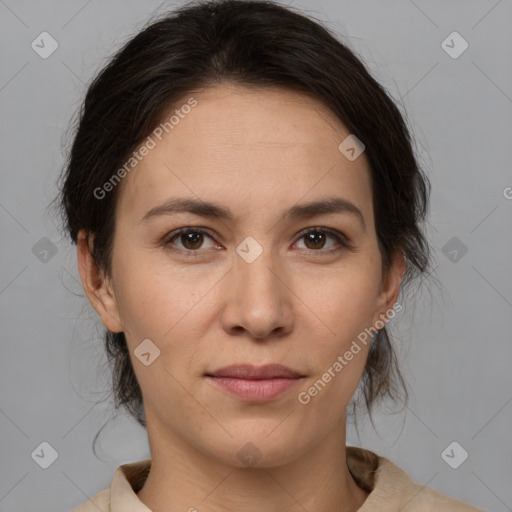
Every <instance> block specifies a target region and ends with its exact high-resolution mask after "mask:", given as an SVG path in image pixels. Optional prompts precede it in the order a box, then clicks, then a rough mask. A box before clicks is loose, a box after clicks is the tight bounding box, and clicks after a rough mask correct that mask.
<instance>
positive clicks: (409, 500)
mask: <svg viewBox="0 0 512 512" xmlns="http://www.w3.org/2000/svg"><path fill="white" fill-rule="evenodd" d="M347 463H348V466H349V469H350V471H351V473H352V475H353V476H354V479H355V480H356V481H357V483H358V485H359V486H360V487H362V488H363V489H365V490H366V491H367V492H369V494H368V497H367V499H366V501H365V502H364V504H363V506H362V507H361V508H360V509H359V511H358V512H370V511H376V510H378V511H382V512H384V511H386V512H387V511H396V510H400V512H432V511H436V512H484V511H483V510H482V509H479V508H477V507H474V506H472V505H470V504H469V503H465V502H463V501H459V500H456V499H454V498H451V497H449V496H446V495H445V494H442V493H440V492H438V491H436V490H435V489H433V488H431V487H427V486H424V485H420V484H418V483H416V482H414V481H413V480H412V479H411V478H410V477H409V476H408V475H407V473H405V471H403V470H402V469H401V468H399V467H398V466H396V465H395V464H393V462H391V461H390V460H389V459H387V458H385V457H381V456H379V455H377V454H375V453H374V452H371V451H370V450H364V449H362V448H357V447H354V446H347Z"/></svg>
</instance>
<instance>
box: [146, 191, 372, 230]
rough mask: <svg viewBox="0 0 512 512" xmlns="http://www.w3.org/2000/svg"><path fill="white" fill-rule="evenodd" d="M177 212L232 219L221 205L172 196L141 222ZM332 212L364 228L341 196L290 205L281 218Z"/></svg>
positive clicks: (356, 210) (360, 216)
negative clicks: (342, 214) (345, 215)
mask: <svg viewBox="0 0 512 512" xmlns="http://www.w3.org/2000/svg"><path fill="white" fill-rule="evenodd" d="M179 212H188V213H192V214H194V215H199V216H201V217H205V218H216V219H221V220H231V221H232V220H234V216H233V214H232V213H231V211H230V210H229V209H228V208H226V207H224V206H222V205H219V204H216V203H211V202H205V201H201V200H196V199H191V198H190V199H189V198H172V199H169V200H168V201H166V202H165V203H163V204H161V205H159V206H155V207H154V208H151V210H149V211H148V212H146V214H145V215H144V217H142V222H147V221H148V220H150V219H151V218H154V217H158V216H161V215H170V214H172V213H179ZM333 213H347V214H350V215H353V216H355V217H356V218H357V219H358V220H359V221H360V223H361V225H362V227H363V229H364V230H366V224H365V222H364V217H363V214H362V212H361V210H360V209H359V208H358V207H357V206H356V205H355V204H353V203H351V202H350V201H348V200H346V199H343V198H341V197H330V198H327V199H323V200H320V201H312V202H309V203H304V204H299V205H295V206H292V207H291V208H289V209H288V210H286V211H285V212H284V213H283V218H284V219H288V220H299V219H304V218H310V217H317V216H319V215H329V214H333Z"/></svg>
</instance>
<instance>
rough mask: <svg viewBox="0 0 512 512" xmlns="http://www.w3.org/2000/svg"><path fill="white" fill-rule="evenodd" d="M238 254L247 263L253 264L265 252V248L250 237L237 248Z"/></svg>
mask: <svg viewBox="0 0 512 512" xmlns="http://www.w3.org/2000/svg"><path fill="white" fill-rule="evenodd" d="M236 252H237V254H238V255H239V256H241V257H242V258H243V259H244V260H245V261H246V262H247V263H252V262H253V261H255V260H256V258H258V256H259V255H260V254H261V253H262V252H263V247H261V245H260V244H259V243H258V242H257V241H256V240H255V239H254V238H253V237H252V236H248V237H247V238H246V239H245V240H243V241H242V242H241V243H240V244H239V245H238V246H237V248H236Z"/></svg>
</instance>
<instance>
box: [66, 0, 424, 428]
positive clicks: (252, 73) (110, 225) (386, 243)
mask: <svg viewBox="0 0 512 512" xmlns="http://www.w3.org/2000/svg"><path fill="white" fill-rule="evenodd" d="M222 83H231V84H237V85H243V86H247V87H256V88H265V87H280V88H284V89H288V90H293V91H298V92H301V93H303V94H305V95H308V96H310V97H312V98H315V99H317V100H319V101H321V102H322V103H323V104H324V105H326V106H327V107H328V108H329V109H330V111H332V112H333V113H334V114H335V115H336V116H337V117H338V118H339V119H340V120H341V122H342V123H343V124H344V125H345V126H346V128H347V129H348V130H349V131H350V133H352V134H354V135H355V136H356V137H357V138H358V139H360V140H361V141H362V142H363V144H364V145H365V155H366V157H367V159H368V161H369V164H370V172H371V181H372V201H373V209H374V216H375V228H376V233H377V238H378V244H379V250H380V253H381V256H382V268H383V271H384V272H386V271H387V270H388V269H389V268H390V265H391V263H392V261H393V257H394V255H395V254H396V252H397V251H402V253H403V256H404V260H405V264H406V268H405V273H404V276H403V279H402V283H401V292H403V289H404V287H405V286H407V285H408V284H409V283H410V282H411V281H412V280H413V279H414V278H416V277H418V276H420V275H422V274H424V273H426V272H427V269H428V267H429V265H430V248H429V245H428V242H427V240H426V237H425V235H424V233H423V231H422V227H421V223H422V222H423V221H424V220H425V217H426V214H427V212H428V203H429V194H430V183H429V180H428V178H427V177H426V175H425V174H424V173H423V171H422V170H421V168H420V166H419V164H418V162H417V160H416V158H415V154H414V151H413V147H412V140H413V139H412V137H411V135H410V132H409V130H408V128H407V126H406V123H405V120H404V117H403V116H402V114H401V113H400V111H399V109H398V108H397V106H396V105H395V102H394V101H393V100H392V98H391V96H390V95H388V93H387V92H386V90H385V89H384V88H383V87H382V86H381V85H380V84H379V83H378V82H377V81H376V80H375V79H374V78H373V77H372V76H371V75H370V73H369V71H368V70H367V69H366V67H365V64H364V63H363V61H362V60H361V59H360V58H359V57H357V56H356V54H355V52H354V51H353V50H351V49H349V47H348V46H347V45H346V44H343V43H342V42H340V40H338V38H337V37H336V36H335V35H334V34H333V33H331V32H330V31H329V30H328V29H327V28H325V27H323V26H322V25H321V24H320V23H319V22H317V21H314V20H313V19H311V18H308V17H306V16H305V15H303V14H301V13H299V12H296V11H294V10H292V9H291V8H289V7H284V6H282V5H278V4H277V3H274V2H272V1H265V0H262V1H253V0H220V1H215V2H211V1H202V2H198V3H195V4H192V5H190V4H189V5H187V6H184V7H181V8H179V9H177V10H174V11H172V12H168V13H165V15H164V16H162V18H161V19H156V20H152V21H151V22H148V23H147V25H146V26H145V27H144V28H143V29H142V30H141V31H139V32H138V33H137V34H136V35H135V36H134V37H133V38H132V39H130V40H129V41H128V42H126V44H125V45H124V46H123V47H122V48H121V49H120V50H119V51H118V52H117V53H116V54H115V55H114V56H113V57H112V58H111V59H110V60H109V61H108V63H107V64H106V65H105V66H104V68H103V69H102V70H101V71H100V72H99V73H98V74H97V76H96V77H95V78H94V79H93V81H92V82H91V83H90V85H89V87H88V89H87V91H86V95H85V100H84V102H83V104H82V105H81V106H80V110H79V112H78V113H77V114H76V115H77V119H76V121H75V124H74V134H73V137H74V138H73V142H72V145H71V149H70V152H69V156H68V157H67V160H66V164H65V167H64V169H63V170H62V174H61V177H60V179H59V181H60V190H59V197H58V199H59V205H58V206H59V211H60V212H61V215H62V219H63V225H64V229H65V231H66V232H67V234H68V235H69V236H70V238H71V240H72V241H73V242H74V243H75V244H76V243H77V235H78V233H79V231H80V230H82V229H83V230H85V232H86V234H87V235H88V236H90V237H91V238H92V239H93V240H94V243H93V248H92V257H93V260H94V262H95V263H96V265H97V266H98V268H99V269H100V270H101V271H102V272H104V274H105V275H106V276H109V275H111V254H112V241H113V235H114V229H115V216H114V213H115V206H116V201H117V197H118V194H119V190H120V188H121V187H114V188H113V189H112V191H110V192H109V193H108V194H107V195H106V197H105V198H103V199H101V200H100V199H98V198H97V197H96V196H95V194H94V191H95V190H96V189H97V188H98V187H102V186H103V185H104V184H105V183H106V182H107V181H109V179H111V177H112V175H113V173H114V172H115V171H116V170H117V169H119V168H120V167H122V166H123V164H124V163H125V162H126V160H127V158H129V157H130V154H131V153H132V152H133V151H134V150H135V149H136V148H137V147H138V146H139V145H140V143H141V142H142V141H143V140H144V139H145V138H146V137H147V136H148V135H149V134H150V133H151V132H152V131H153V130H154V129H155V127H156V126H158V125H159V124H160V123H161V121H162V119H164V116H166V115H168V112H169V110H170V109H171V108H172V107H173V106H176V105H177V104H178V103H179V102H180V101H182V100H183V98H185V97H187V95H188V96H190V94H191V92H193V91H195V90H200V89H203V88H207V87H212V86H216V85H219V84H222ZM105 344H106V351H107V355H108V359H109V363H110V366H111V371H112V384H113V394H114V403H115V408H116V409H118V408H120V407H121V406H123V407H124V408H125V409H126V410H127V411H128V412H129V413H130V415H132V416H133V417H134V418H135V419H136V420H137V422H138V423H139V424H140V425H141V426H143V427H146V419H145V414H144V406H143V398H142V393H141V389H140V387H139V384H138V382H137V379H136V376H135V373H134V370H133V367H132V363H131V360H130V355H129V351H128V348H127V344H126V339H125V335H124V333H123V332H119V333H114V332H111V331H108V330H107V331H106V334H105ZM358 390H359V391H360V395H361V396H362V397H363V398H364V403H365V406H366V409H367V410H368V412H369V413H370V417H371V411H372V408H373V406H374V405H375V404H376V403H377V402H380V401H381V400H383V399H384V398H385V397H387V398H391V399H392V400H393V401H396V400H399V399H402V400H403V402H404V406H405V405H406V403H407V399H408V393H407V388H406V385H405V381H404V379H403V377H402V375H401V373H400V370H399V368H398V364H397V358H396V354H395V351H394V349H393V346H392V343H391V339H390V335H389V333H388V331H387V328H386V327H383V328H382V329H380V330H379V331H378V332H377V334H376V335H375V336H374V338H373V340H372V343H371V344H370V349H369V354H368V359H367V363H366V366H365V368H364V371H363V375H362V378H361V381H360V383H359V387H358ZM353 410H354V411H355V405H354V409H353ZM372 423H373V420H372Z"/></svg>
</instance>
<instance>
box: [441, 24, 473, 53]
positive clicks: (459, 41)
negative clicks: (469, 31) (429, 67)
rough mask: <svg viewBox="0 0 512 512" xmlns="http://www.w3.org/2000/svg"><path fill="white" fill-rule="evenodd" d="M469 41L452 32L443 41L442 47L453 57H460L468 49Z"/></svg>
mask: <svg viewBox="0 0 512 512" xmlns="http://www.w3.org/2000/svg"><path fill="white" fill-rule="evenodd" d="M468 46H469V44H468V42H467V41H466V40H465V39H464V38H463V37H462V36H461V35H460V34H459V33H458V32H455V31H454V32H452V33H451V34H449V35H448V37H447V38H446V39H445V40H444V41H443V42H442V43H441V48H442V49H443V50H444V51H445V52H446V53H447V54H448V55H449V56H450V57H451V58H452V59H458V58H459V57H460V56H461V55H462V54H463V53H464V52H465V51H466V50H467V49H468Z"/></svg>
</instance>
